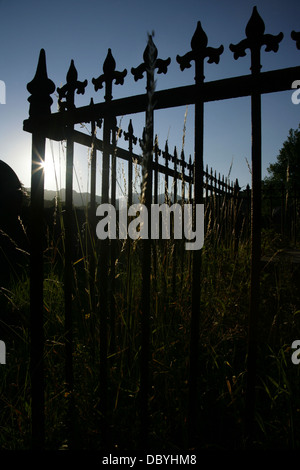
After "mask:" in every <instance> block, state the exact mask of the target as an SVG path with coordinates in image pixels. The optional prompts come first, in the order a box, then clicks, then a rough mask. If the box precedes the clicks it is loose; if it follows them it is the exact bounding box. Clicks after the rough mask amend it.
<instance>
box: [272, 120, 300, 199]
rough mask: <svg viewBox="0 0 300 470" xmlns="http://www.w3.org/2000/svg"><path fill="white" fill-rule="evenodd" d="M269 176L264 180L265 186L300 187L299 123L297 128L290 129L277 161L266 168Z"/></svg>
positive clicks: (297, 188)
mask: <svg viewBox="0 0 300 470" xmlns="http://www.w3.org/2000/svg"><path fill="white" fill-rule="evenodd" d="M267 171H268V173H269V176H267V177H266V178H265V180H264V183H265V185H266V186H270V185H272V186H273V187H274V186H277V187H280V186H282V185H284V186H285V188H286V189H296V190H299V188H300V124H299V128H298V129H295V130H293V129H290V131H289V135H288V138H287V140H286V141H285V142H284V143H283V146H282V148H281V150H280V152H279V155H278V156H277V161H276V162H275V163H271V164H270V166H269V167H268V168H267Z"/></svg>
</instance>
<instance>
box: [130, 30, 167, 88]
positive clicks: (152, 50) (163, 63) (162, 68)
mask: <svg viewBox="0 0 300 470" xmlns="http://www.w3.org/2000/svg"><path fill="white" fill-rule="evenodd" d="M157 56H158V51H157V47H156V46H155V44H154V42H153V39H152V35H151V34H149V39H148V43H147V46H146V48H145V50H144V54H143V59H144V62H143V63H141V64H140V65H139V66H138V67H136V68H134V67H132V68H131V73H132V75H133V76H134V80H135V81H137V80H139V79H141V78H143V77H144V72H147V71H149V70H150V69H151V68H152V69H153V70H154V69H157V73H164V74H166V73H167V71H168V66H169V65H170V63H171V58H170V57H168V59H165V60H163V59H158V58H157Z"/></svg>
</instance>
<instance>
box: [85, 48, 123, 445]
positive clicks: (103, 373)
mask: <svg viewBox="0 0 300 470" xmlns="http://www.w3.org/2000/svg"><path fill="white" fill-rule="evenodd" d="M126 75H127V70H126V69H124V70H123V72H119V71H116V62H115V59H114V58H113V56H112V53H111V49H108V52H107V56H106V58H105V61H104V63H103V74H101V75H99V77H98V78H92V83H93V85H94V89H95V91H98V90H99V89H101V88H103V84H104V83H105V95H104V99H105V102H106V103H110V102H111V100H112V98H113V96H112V82H113V80H115V83H116V84H119V85H123V83H124V78H125V77H126ZM112 127H113V116H111V115H109V116H105V118H104V124H103V157H102V197H101V203H102V204H107V203H108V202H109V160H110V158H109V156H110V150H109V146H110V133H111V129H112ZM108 251H109V240H108V238H106V239H105V240H101V243H100V252H99V262H100V263H101V266H100V269H99V271H100V274H99V284H100V303H99V305H100V307H99V310H100V312H99V313H100V315H99V317H100V369H99V379H100V414H101V431H102V440H103V447H104V448H105V447H106V444H107V443H108V440H109V436H108V423H107V414H108V395H107V391H108V378H107V354H108V337H107V334H108V332H107V319H108V310H109V309H108V293H107V289H108Z"/></svg>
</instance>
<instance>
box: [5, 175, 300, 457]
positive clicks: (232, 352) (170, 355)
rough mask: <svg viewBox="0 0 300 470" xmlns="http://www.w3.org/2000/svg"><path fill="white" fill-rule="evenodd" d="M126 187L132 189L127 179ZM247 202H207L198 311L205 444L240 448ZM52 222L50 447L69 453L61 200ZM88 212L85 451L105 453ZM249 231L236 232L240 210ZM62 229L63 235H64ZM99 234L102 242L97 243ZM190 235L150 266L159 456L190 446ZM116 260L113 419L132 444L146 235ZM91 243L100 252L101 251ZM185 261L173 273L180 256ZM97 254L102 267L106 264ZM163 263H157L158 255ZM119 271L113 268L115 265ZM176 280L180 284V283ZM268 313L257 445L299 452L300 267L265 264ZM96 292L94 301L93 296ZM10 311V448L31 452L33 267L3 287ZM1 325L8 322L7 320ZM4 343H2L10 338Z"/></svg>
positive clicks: (79, 272) (81, 388)
mask: <svg viewBox="0 0 300 470" xmlns="http://www.w3.org/2000/svg"><path fill="white" fill-rule="evenodd" d="M124 186H125V187H126V184H125V185H124ZM242 210H243V208H242V205H241V202H240V201H239V200H238V199H237V200H235V199H234V198H232V199H231V200H230V201H228V200H225V199H217V198H216V196H212V197H211V198H210V200H209V202H208V201H207V203H206V215H205V217H206V219H205V220H206V237H205V244H204V247H203V249H202V251H203V254H202V259H203V262H202V270H203V272H202V276H201V279H202V282H203V285H202V292H203V298H202V308H203V311H201V317H200V319H201V320H200V323H201V324H200V351H199V364H200V365H201V370H200V374H199V375H200V387H199V396H198V400H199V404H200V406H199V409H200V411H199V416H198V422H199V438H198V443H199V444H198V446H199V448H200V449H207V448H212V449H239V448H242V446H243V442H242V431H243V417H244V405H245V404H244V393H245V381H246V370H245V367H246V366H245V364H246V351H247V325H248V304H249V283H250V240H249V237H248V231H247V227H248V225H247V223H248V221H247V217H246V215H245V214H244V213H243V212H242ZM53 211H54V216H53V218H52V221H51V222H50V223H49V225H48V231H47V239H46V242H47V243H46V248H45V252H44V257H45V280H44V327H45V338H46V345H45V377H46V390H45V398H46V400H45V403H46V409H45V411H46V438H47V440H46V446H47V448H48V449H59V448H66V445H67V443H66V427H65V426H66V425H65V423H66V419H67V416H66V413H67V412H66V400H67V389H66V385H65V370H64V361H65V356H64V347H65V332H64V293H63V287H64V286H63V282H64V281H63V265H64V226H63V205H62V204H61V201H60V199H59V198H58V199H57V204H56V206H55V207H54V208H53ZM88 213H89V211H88V207H86V208H85V214H86V221H85V222H86V223H85V230H82V227H81V225H80V222H79V219H78V218H77V217H76V212H74V220H75V226H76V227H77V229H76V230H77V233H76V238H77V251H76V252H75V254H74V258H73V266H72V268H73V277H74V291H73V317H74V334H73V337H74V353H73V356H74V357H73V360H74V384H75V385H74V399H75V410H76V420H75V422H74V426H75V433H74V434H75V438H77V447H78V448H82V449H89V450H92V449H102V445H103V444H102V440H101V434H100V429H99V420H100V416H99V406H98V405H99V390H100V387H101V383H99V329H100V324H99V318H98V316H97V315H96V313H95V311H94V310H93V308H94V307H93V306H94V305H95V304H97V302H98V300H99V292H98V289H99V286H98V285H97V282H96V283H95V285H94V290H93V289H91V282H93V280H92V279H91V278H90V276H89V274H90V273H89V269H90V268H89V266H90V257H91V256H94V257H95V259H96V261H97V262H96V266H98V269H99V267H100V268H101V260H98V259H97V256H98V255H97V254H98V251H97V250H98V242H97V241H95V240H94V238H93V236H92V233H91V231H90V229H89V219H88ZM238 214H240V215H241V219H242V220H240V221H239V224H240V225H239V232H237V224H236V222H237V216H238ZM57 233H58V236H57ZM90 241H92V243H90ZM183 243H184V242H183V241H182V242H181V241H176V245H175V242H174V240H160V241H157V242H155V256H156V276H155V278H154V274H153V273H154V271H153V270H152V275H151V283H152V296H151V305H150V316H151V330H150V343H151V348H150V349H151V352H152V355H151V360H150V365H149V367H150V371H151V374H150V375H151V378H152V382H151V388H150V396H149V416H150V423H149V425H150V436H149V447H150V448H151V450H153V451H163V450H165V451H166V450H174V451H178V450H183V449H185V447H186V445H187V430H186V413H187V397H188V382H187V380H188V377H187V370H188V363H189V338H190V331H189V330H190V315H191V292H190V286H191V265H190V257H189V253H188V252H186V251H185V250H184V248H183V246H181V245H182V244H183ZM117 245H118V246H117V250H116V259H115V262H114V279H113V283H114V291H113V292H112V294H113V296H112V297H111V302H114V306H115V316H114V322H113V323H109V331H108V333H109V338H108V344H109V348H108V374H109V377H108V378H109V381H108V383H109V390H108V396H109V402H108V420H109V424H110V426H109V431H110V446H111V449H120V450H134V449H136V448H137V445H138V444H137V443H138V440H139V439H138V438H139V427H138V410H139V401H138V395H139V384H140V367H139V360H138V358H139V354H140V334H141V332H140V315H141V313H140V310H139V306H140V304H141V302H142V300H143V299H141V291H142V289H141V287H142V286H141V243H140V240H137V241H131V240H130V239H127V240H125V241H124V242H122V243H121V242H120V243H117ZM91 247H92V248H91ZM279 248H280V241H279V240H278V238H276V237H274V234H273V233H271V232H269V231H266V232H264V233H263V249H264V250H265V251H266V252H267V253H268V254H273V253H274V252H276V251H277V250H278V249H279ZM174 249H176V252H177V254H180V256H181V262H180V263H177V264H176V267H177V268H176V271H175V270H174V257H173V255H172V254H173V252H174ZM98 261H99V263H100V264H98ZM152 262H153V258H152ZM111 269H112V266H110V270H111ZM174 282H175V289H174ZM261 289H262V290H261V317H260V330H259V331H260V332H261V338H260V340H261V341H260V348H259V376H258V384H257V395H258V406H257V410H256V419H257V433H256V436H257V442H256V445H257V447H259V448H278V447H279V448H280V447H281V448H299V444H300V443H299V437H298V434H297V429H298V425H299V409H300V403H299V396H300V395H299V370H298V369H297V367H296V366H294V365H293V364H292V363H291V360H290V354H291V352H290V345H291V343H292V341H293V340H294V339H297V337H298V336H299V334H300V323H299V295H300V294H299V270H298V269H297V267H293V266H291V265H290V264H289V263H281V264H280V265H277V264H276V263H275V264H274V263H267V264H265V265H264V267H263V270H262V277H261ZM92 292H94V295H95V298H94V299H93V298H92ZM0 300H1V305H2V311H4V309H5V311H6V318H5V330H4V329H3V331H5V333H3V334H5V337H3V339H5V341H6V344H7V365H6V366H1V383H0V387H1V389H0V392H1V393H0V408H1V414H0V429H1V433H0V447H1V448H2V449H10V450H11V449H28V448H29V447H30V417H31V405H30V400H31V397H30V380H29V329H28V328H29V321H28V319H29V274H28V272H27V271H26V270H24V272H23V273H22V275H21V276H19V277H16V278H15V279H14V281H13V282H12V283H11V285H10V286H9V287H7V288H5V289H4V288H1V290H0ZM1 321H2V326H4V325H3V322H4V321H3V320H1ZM1 339H2V338H1Z"/></svg>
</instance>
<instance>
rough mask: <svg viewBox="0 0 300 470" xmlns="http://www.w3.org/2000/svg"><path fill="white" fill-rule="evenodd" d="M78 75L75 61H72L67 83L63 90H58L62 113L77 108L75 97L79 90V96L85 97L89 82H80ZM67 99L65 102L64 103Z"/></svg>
mask: <svg viewBox="0 0 300 470" xmlns="http://www.w3.org/2000/svg"><path fill="white" fill-rule="evenodd" d="M77 78H78V73H77V70H76V67H75V65H74V60H73V59H72V60H71V65H70V67H69V70H68V73H67V83H66V84H65V85H64V86H62V87H61V88H60V87H58V88H57V92H58V96H59V98H58V106H59V110H60V111H67V110H71V109H74V108H75V103H74V95H75V91H76V90H77V94H78V95H79V94H81V95H83V94H84V92H85V87H86V86H87V84H88V81H87V80H84V82H80V81H78V80H77ZM64 98H65V101H62V100H63V99H64Z"/></svg>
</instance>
